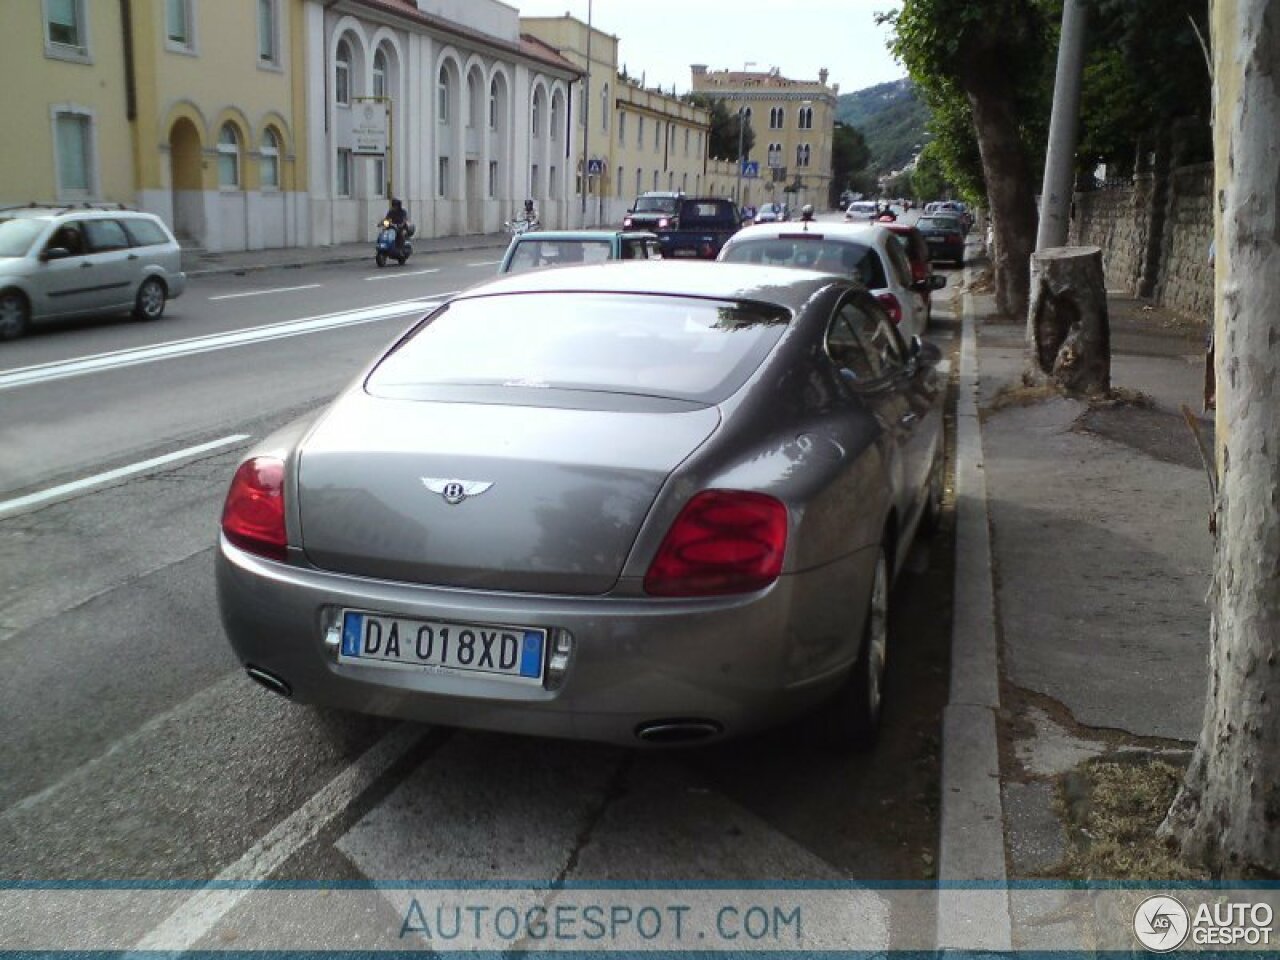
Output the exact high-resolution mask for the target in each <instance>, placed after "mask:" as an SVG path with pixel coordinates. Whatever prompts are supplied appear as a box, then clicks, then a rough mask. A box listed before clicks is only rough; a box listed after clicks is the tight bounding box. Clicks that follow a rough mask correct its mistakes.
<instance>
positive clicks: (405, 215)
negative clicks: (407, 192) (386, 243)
mask: <svg viewBox="0 0 1280 960" xmlns="http://www.w3.org/2000/svg"><path fill="white" fill-rule="evenodd" d="M383 219H385V220H388V221H390V223H391V225H392V226H393V227H395V228H396V247H403V246H404V241H405V235H406V234H407V232H408V229H409V212H408V211H407V210H405V208H404V204H403V203H401V202H400V198H399V197H392V198H391V209H389V210H388V211H387V215H386V216H385V217H384V218H383Z"/></svg>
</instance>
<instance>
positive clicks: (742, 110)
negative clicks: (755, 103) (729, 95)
mask: <svg viewBox="0 0 1280 960" xmlns="http://www.w3.org/2000/svg"><path fill="white" fill-rule="evenodd" d="M755 65H756V62H755V61H754V60H747V61H746V62H745V63H743V64H742V72H743V73H746V72H747V67H754V66H755ZM743 88H744V89H745V88H746V83H745V82H744V83H743ZM746 109H747V108H746V107H745V106H743V105H742V104H739V105H738V189H737V192H736V193H735V194H734V196H733V202H734V203H736V204H737V205H738V206H739V207H741V206H742V160H743V157H742V138H743V135H744V134H745V133H746V127H745V126H744V125H743V119H744V118H745V116H746Z"/></svg>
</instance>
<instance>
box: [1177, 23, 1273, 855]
mask: <svg viewBox="0 0 1280 960" xmlns="http://www.w3.org/2000/svg"><path fill="white" fill-rule="evenodd" d="M1212 34H1213V49H1214V57H1213V59H1214V73H1215V76H1214V157H1215V163H1216V179H1217V190H1218V194H1217V195H1218V197H1219V203H1218V204H1216V205H1215V206H1216V208H1217V209H1219V210H1220V212H1221V216H1220V218H1219V220H1218V221H1217V224H1216V226H1217V238H1218V243H1217V249H1218V255H1217V273H1216V285H1217V293H1218V296H1217V303H1218V309H1217V313H1216V316H1215V327H1216V342H1217V372H1218V378H1217V381H1218V413H1217V426H1218V430H1217V435H1218V475H1219V491H1220V494H1219V500H1218V503H1217V505H1216V513H1217V527H1218V532H1219V533H1218V536H1219V539H1218V544H1217V549H1216V555H1215V563H1214V576H1213V586H1212V590H1211V602H1212V604H1213V617H1212V621H1211V623H1212V626H1211V628H1210V637H1209V641H1210V650H1209V668H1210V669H1209V692H1208V700H1207V702H1206V704H1205V712H1204V725H1203V727H1202V729H1201V732H1200V740H1199V742H1198V744H1197V745H1196V751H1195V755H1194V756H1193V757H1192V761H1191V767H1190V769H1189V770H1188V771H1187V777H1186V781H1185V782H1184V784H1183V788H1182V791H1181V792H1180V793H1179V794H1178V797H1177V799H1176V800H1175V801H1174V804H1173V806H1172V808H1171V809H1170V810H1169V815H1168V817H1167V818H1166V820H1165V824H1164V831H1165V832H1166V833H1168V834H1171V835H1172V836H1173V837H1174V838H1175V839H1176V840H1177V841H1178V843H1179V845H1180V847H1181V850H1182V852H1183V854H1184V856H1187V857H1188V858H1192V859H1196V860H1201V861H1204V862H1206V863H1207V864H1208V865H1209V866H1210V867H1211V868H1212V869H1213V870H1215V871H1216V872H1217V873H1219V874H1224V875H1228V876H1241V875H1247V874H1252V873H1256V872H1259V871H1262V872H1265V873H1267V874H1270V875H1272V876H1275V875H1278V874H1280V510H1278V509H1277V501H1278V498H1280V494H1278V493H1277V491H1280V407H1278V406H1277V399H1278V397H1280V349H1277V346H1276V345H1277V344H1280V284H1277V282H1276V278H1277V277H1280V182H1278V181H1280V178H1278V177H1277V172H1276V162H1275V158H1276V157H1277V156H1278V155H1280V70H1278V69H1277V64H1280V0H1214V4H1213V29H1212Z"/></svg>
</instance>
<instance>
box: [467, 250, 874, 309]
mask: <svg viewBox="0 0 1280 960" xmlns="http://www.w3.org/2000/svg"><path fill="white" fill-rule="evenodd" d="M833 283H838V284H843V285H844V286H849V287H855V286H857V285H856V284H853V283H850V282H848V281H846V280H843V279H841V278H839V277H836V276H833V275H831V274H826V273H819V272H817V271H812V270H796V269H794V268H790V267H761V266H758V265H756V264H750V265H747V264H742V265H739V264H731V263H707V262H700V261H699V262H690V261H673V260H614V261H610V262H608V263H600V264H592V265H590V266H583V267H577V266H574V267H559V268H557V269H555V270H530V271H528V272H526V273H518V274H504V275H503V276H501V277H499V278H498V279H496V280H490V281H488V282H487V283H483V284H480V285H479V286H475V287H472V288H470V289H469V290H467V291H466V292H465V293H462V294H460V295H459V296H458V297H457V298H456V299H459V300H463V299H471V298H473V297H483V296H493V295H496V294H511V293H556V292H575V293H631V294H648V295H658V296H664V295H666V296H677V297H703V298H708V299H714V300H747V301H755V302H760V303H770V304H776V305H778V306H782V307H786V308H788V309H790V310H793V311H799V310H800V308H801V307H803V306H804V305H805V303H806V302H808V300H809V299H810V298H811V297H812V296H813V295H814V294H815V293H817V292H818V291H819V290H822V289H825V288H826V287H829V286H831V285H832V284H833Z"/></svg>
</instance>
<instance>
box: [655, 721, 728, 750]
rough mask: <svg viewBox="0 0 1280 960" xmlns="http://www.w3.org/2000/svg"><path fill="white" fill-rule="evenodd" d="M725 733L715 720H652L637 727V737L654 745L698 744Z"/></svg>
mask: <svg viewBox="0 0 1280 960" xmlns="http://www.w3.org/2000/svg"><path fill="white" fill-rule="evenodd" d="M723 732H724V727H722V726H720V724H718V723H716V722H715V721H714V720H650V721H649V722H648V723H642V724H640V726H638V727H636V737H637V738H639V739H640V740H643V741H644V742H645V743H653V744H671V745H674V744H681V743H697V742H698V741H699V740H708V739H710V738H712V737H716V736H719V735H720V734H721V733H723Z"/></svg>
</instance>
